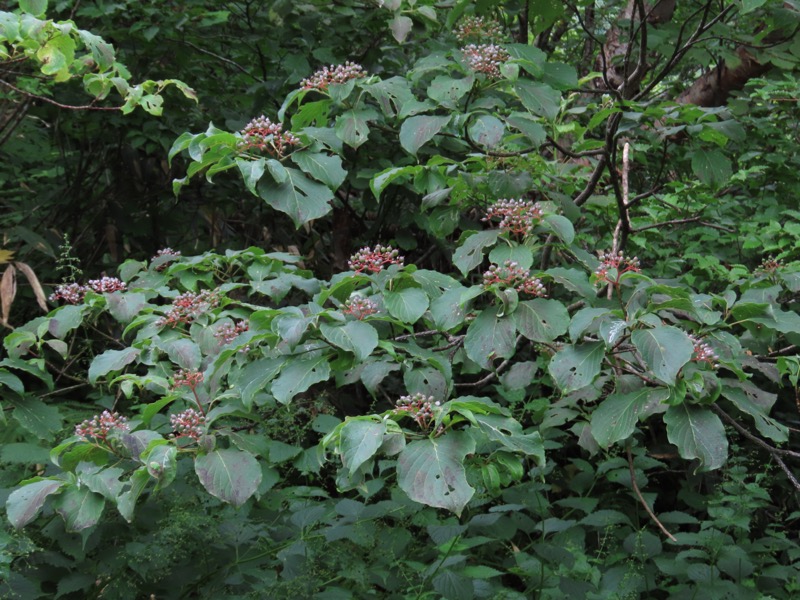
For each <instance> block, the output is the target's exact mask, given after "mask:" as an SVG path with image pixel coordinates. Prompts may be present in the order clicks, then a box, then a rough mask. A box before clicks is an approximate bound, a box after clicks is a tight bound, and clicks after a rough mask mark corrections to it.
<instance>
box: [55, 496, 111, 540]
mask: <svg viewBox="0 0 800 600" xmlns="http://www.w3.org/2000/svg"><path fill="white" fill-rule="evenodd" d="M105 506H106V500H105V498H103V497H102V496H101V495H100V494H95V493H94V492H93V491H91V490H90V489H89V488H88V487H75V486H68V487H67V488H66V489H65V490H64V492H62V493H61V495H60V496H59V497H58V500H57V501H56V503H55V509H56V512H58V514H60V515H61V517H62V518H63V519H64V522H65V523H66V525H67V531H83V530H84V529H88V528H89V527H93V526H94V525H97V523H98V521H100V517H101V516H102V514H103V509H104V508H105Z"/></svg>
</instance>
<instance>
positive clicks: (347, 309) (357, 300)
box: [342, 296, 378, 321]
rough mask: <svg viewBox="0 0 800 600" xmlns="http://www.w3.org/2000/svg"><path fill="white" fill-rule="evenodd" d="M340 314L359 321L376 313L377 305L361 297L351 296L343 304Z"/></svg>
mask: <svg viewBox="0 0 800 600" xmlns="http://www.w3.org/2000/svg"><path fill="white" fill-rule="evenodd" d="M342 312H343V313H344V314H346V315H351V316H353V317H355V318H356V319H358V320H359V321H361V320H362V319H365V318H366V317H369V316H370V315H374V314H375V313H377V312H378V305H377V304H376V303H375V302H374V301H372V300H370V299H369V298H364V297H363V296H352V297H351V298H350V299H349V300H348V301H347V302H345V303H344V308H342Z"/></svg>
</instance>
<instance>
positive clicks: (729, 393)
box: [722, 381, 789, 443]
mask: <svg viewBox="0 0 800 600" xmlns="http://www.w3.org/2000/svg"><path fill="white" fill-rule="evenodd" d="M722 395H723V396H725V397H726V398H727V399H728V400H730V401H731V402H732V403H733V405H734V406H736V408H738V409H739V410H740V411H742V412H743V413H745V414H748V415H750V416H751V417H753V420H754V421H755V424H756V429H758V432H759V433H760V434H761V435H763V436H765V437H768V438H770V439H771V440H773V441H775V442H778V443H781V442H785V441H787V440H788V439H789V430H788V428H787V427H786V425H784V424H783V423H781V422H780V421H776V420H775V419H773V418H772V417H770V416H769V415H768V414H767V413H768V411H769V409H770V407H771V406H772V405H773V404H774V403H775V401H776V399H777V395H776V394H770V393H768V392H765V391H763V390H761V389H759V388H757V387H756V386H755V385H753V384H751V383H749V382H739V381H726V382H725V383H724V385H723V387H722Z"/></svg>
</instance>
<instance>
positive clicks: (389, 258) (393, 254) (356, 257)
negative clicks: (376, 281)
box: [347, 246, 403, 273]
mask: <svg viewBox="0 0 800 600" xmlns="http://www.w3.org/2000/svg"><path fill="white" fill-rule="evenodd" d="M402 264H403V257H402V256H400V255H399V252H398V251H397V250H395V249H394V248H392V247H391V246H375V247H374V248H373V249H372V250H370V249H369V248H367V247H364V248H361V250H359V251H358V252H356V253H355V254H353V256H351V257H350V260H349V261H348V263H347V265H348V266H349V267H350V270H351V271H355V272H356V273H362V272H364V271H369V272H370V273H378V272H379V271H383V267H384V266H387V265H402Z"/></svg>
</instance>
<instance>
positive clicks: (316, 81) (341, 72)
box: [300, 60, 367, 91]
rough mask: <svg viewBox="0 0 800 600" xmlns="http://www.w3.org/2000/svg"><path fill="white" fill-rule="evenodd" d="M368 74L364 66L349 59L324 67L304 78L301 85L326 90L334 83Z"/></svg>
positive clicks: (310, 88)
mask: <svg viewBox="0 0 800 600" xmlns="http://www.w3.org/2000/svg"><path fill="white" fill-rule="evenodd" d="M366 76H367V72H366V71H365V70H364V67H362V66H361V65H359V64H358V63H354V62H350V61H349V60H348V61H347V62H346V63H344V64H343V65H336V66H334V65H331V66H330V67H323V68H322V69H320V70H319V71H317V72H316V73H314V74H313V75H312V76H311V77H309V78H308V79H303V81H301V82H300V87H301V88H303V89H304V90H320V91H325V90H327V89H328V86H330V85H331V84H333V83H346V82H348V81H350V80H351V79H361V78H362V77H366Z"/></svg>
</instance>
